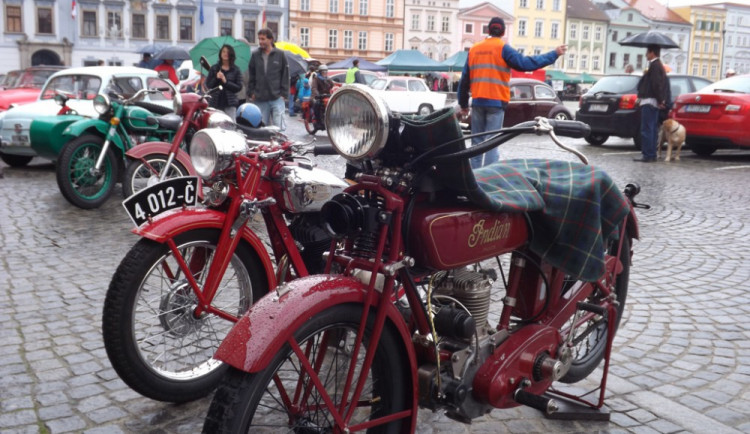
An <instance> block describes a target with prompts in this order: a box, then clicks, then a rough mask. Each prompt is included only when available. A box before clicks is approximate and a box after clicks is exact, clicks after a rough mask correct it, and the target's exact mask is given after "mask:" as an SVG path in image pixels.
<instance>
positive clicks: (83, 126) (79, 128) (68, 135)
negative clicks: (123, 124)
mask: <svg viewBox="0 0 750 434" xmlns="http://www.w3.org/2000/svg"><path fill="white" fill-rule="evenodd" d="M88 131H96V132H97V133H99V134H101V135H102V137H107V133H108V132H109V123H107V122H104V121H103V120H101V119H82V120H80V121H78V122H73V123H72V124H70V125H69V126H68V128H65V130H63V132H62V134H63V137H64V138H65V142H66V143H67V142H68V141H70V140H72V139H75V138H76V137H78V136H80V135H82V134H84V133H86V132H88ZM112 144H113V145H115V146H116V147H117V148H119V149H120V150H121V151H122V152H125V144H124V143H123V142H122V137H120V134H119V133H118V132H117V131H116V130H115V134H114V136H113V137H112Z"/></svg>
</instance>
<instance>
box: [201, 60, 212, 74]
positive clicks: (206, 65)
mask: <svg viewBox="0 0 750 434" xmlns="http://www.w3.org/2000/svg"><path fill="white" fill-rule="evenodd" d="M200 62H201V67H202V68H203V69H205V70H206V72H208V71H209V70H210V69H211V64H210V63H208V60H207V59H206V56H201V60H200Z"/></svg>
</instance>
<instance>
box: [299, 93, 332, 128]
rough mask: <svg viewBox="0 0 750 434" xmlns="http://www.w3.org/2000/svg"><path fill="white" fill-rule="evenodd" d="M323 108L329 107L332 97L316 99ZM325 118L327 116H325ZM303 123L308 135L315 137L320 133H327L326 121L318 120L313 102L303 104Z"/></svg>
mask: <svg viewBox="0 0 750 434" xmlns="http://www.w3.org/2000/svg"><path fill="white" fill-rule="evenodd" d="M315 98H316V99H317V100H318V101H320V103H322V104H323V107H326V106H328V98H330V95H320V96H317V97H315ZM324 117H325V116H324ZM302 121H303V122H304V123H305V130H307V133H308V134H311V135H313V136H314V135H315V133H317V132H318V131H325V129H326V127H325V119H317V118H316V116H315V110H314V109H313V101H303V102H302Z"/></svg>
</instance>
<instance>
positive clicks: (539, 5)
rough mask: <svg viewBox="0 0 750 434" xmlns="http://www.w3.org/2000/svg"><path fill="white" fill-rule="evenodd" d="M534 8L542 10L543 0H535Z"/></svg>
mask: <svg viewBox="0 0 750 434" xmlns="http://www.w3.org/2000/svg"><path fill="white" fill-rule="evenodd" d="M536 8H537V9H538V10H543V9H544V0H536Z"/></svg>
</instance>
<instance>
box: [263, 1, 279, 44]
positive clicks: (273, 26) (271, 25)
mask: <svg viewBox="0 0 750 434" xmlns="http://www.w3.org/2000/svg"><path fill="white" fill-rule="evenodd" d="M269 4H271V3H270V2H269ZM266 26H268V29H269V30H270V31H272V32H273V34H274V35H278V34H279V22H278V21H269V22H268V23H266ZM277 38H278V36H277Z"/></svg>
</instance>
